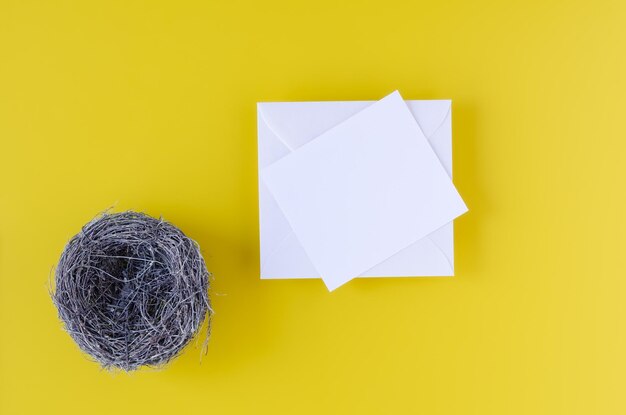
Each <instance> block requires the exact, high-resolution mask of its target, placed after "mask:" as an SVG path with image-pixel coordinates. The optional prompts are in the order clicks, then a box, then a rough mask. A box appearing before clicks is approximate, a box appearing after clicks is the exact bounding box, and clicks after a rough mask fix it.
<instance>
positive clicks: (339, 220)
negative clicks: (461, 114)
mask: <svg viewBox="0 0 626 415" xmlns="http://www.w3.org/2000/svg"><path fill="white" fill-rule="evenodd" d="M261 178H262V180H263V182H264V183H265V185H266V186H267V188H268V189H269V191H270V193H271V194H272V195H273V196H274V199H275V201H276V203H277V204H278V206H279V208H280V209H281V210H282V212H283V213H284V215H285V217H286V218H287V221H288V222H289V225H290V226H291V228H292V230H293V231H294V234H295V237H296V238H297V239H298V240H299V241H300V243H301V245H302V247H303V248H304V250H305V252H306V254H307V256H308V257H309V259H310V260H311V262H312V264H313V266H314V267H315V268H316V270H317V271H318V272H319V273H320V275H321V276H322V278H323V279H324V282H325V283H326V285H327V286H328V288H329V289H330V290H332V289H334V288H336V287H338V286H340V285H341V284H343V283H345V282H347V281H349V280H350V279H352V278H354V277H356V276H358V275H360V274H362V273H363V272H364V271H367V270H369V269H371V268H372V267H374V266H375V265H377V264H379V263H380V262H382V261H383V260H385V259H387V258H389V257H390V256H392V255H394V254H396V253H398V252H399V251H400V250H402V249H404V248H406V247H408V246H409V245H411V244H413V243H415V242H416V241H417V240H419V239H421V238H423V237H425V236H426V235H428V234H429V233H431V232H433V231H434V230H436V229H438V228H440V227H442V226H443V225H445V224H447V223H449V222H451V221H452V220H453V219H454V218H455V217H457V216H459V215H460V214H462V213H464V212H465V211H467V208H466V207H465V204H464V203H463V201H462V199H461V197H460V196H459V194H458V193H457V191H456V189H455V188H454V185H453V184H452V182H451V180H450V178H449V177H448V175H447V173H446V171H445V170H444V168H443V166H442V165H441V163H440V162H439V160H438V158H437V156H436V155H435V154H434V152H433V150H432V148H431V147H430V145H429V143H428V141H427V139H426V137H424V135H423V133H422V131H421V130H420V128H419V127H418V125H417V123H416V121H415V118H414V117H413V116H412V115H411V113H410V112H409V110H408V108H407V106H406V104H405V103H404V101H403V100H402V98H401V97H400V94H399V93H398V92H394V93H392V94H391V95H389V96H387V97H385V98H384V99H382V100H381V101H378V102H376V103H374V104H372V105H370V106H368V107H367V108H365V109H364V110H362V111H361V112H359V113H357V114H355V115H353V116H352V117H350V118H348V119H347V120H345V121H344V122H342V123H340V124H338V125H337V126H335V127H334V128H332V129H331V130H329V131H327V132H325V133H323V134H322V135H320V136H319V137H317V138H316V139H314V140H312V141H309V142H308V143H306V144H304V145H302V146H301V147H299V148H297V149H296V150H295V151H294V152H292V153H291V154H288V155H286V156H285V157H283V158H281V159H280V160H278V161H276V162H275V163H273V164H271V165H269V166H268V167H266V168H264V169H262V170H261Z"/></svg>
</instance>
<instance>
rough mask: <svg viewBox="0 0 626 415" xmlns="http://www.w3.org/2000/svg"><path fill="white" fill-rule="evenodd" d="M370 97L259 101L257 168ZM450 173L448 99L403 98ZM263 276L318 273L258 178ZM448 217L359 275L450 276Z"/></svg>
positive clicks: (337, 121)
mask: <svg viewBox="0 0 626 415" xmlns="http://www.w3.org/2000/svg"><path fill="white" fill-rule="evenodd" d="M372 103H373V102H372V101H341V102H284V103H259V104H258V107H257V110H258V146H259V150H258V155H259V170H262V169H265V168H266V167H268V166H270V165H272V164H273V163H275V162H276V161H278V160H280V159H282V158H283V157H285V156H286V155H288V154H290V153H291V152H293V151H294V150H296V149H297V148H299V147H300V146H302V145H304V144H306V143H308V142H309V141H311V140H313V139H314V138H316V137H318V136H319V135H320V134H322V133H324V132H325V131H327V130H329V129H331V128H333V127H334V126H336V125H337V124H340V123H341V122H343V121H344V120H346V119H348V118H350V117H351V116H352V115H354V114H356V113H358V112H359V111H361V110H363V109H365V108H366V107H368V106H369V105H372ZM406 103H407V105H408V108H409V110H410V111H411V113H412V115H413V116H414V117H415V120H416V121H417V123H418V124H419V126H420V128H421V130H422V131H423V133H424V134H425V136H426V137H427V138H428V140H429V142H430V144H431V146H432V148H433V150H434V152H435V154H437V156H438V157H439V160H440V162H441V164H442V165H443V167H444V168H445V169H446V171H447V172H448V175H450V176H451V168H452V140H451V120H450V117H451V114H450V109H451V108H450V101H448V100H436V101H406ZM259 213H260V218H259V219H260V248H261V256H260V257H261V278H263V279H285V278H319V277H320V275H319V273H318V272H317V270H316V268H315V267H314V266H313V263H312V262H311V260H310V258H309V257H308V256H307V254H306V252H305V250H304V249H303V247H302V246H301V244H300V242H299V241H298V238H297V237H296V235H295V234H294V232H293V230H292V229H291V227H290V225H289V222H288V221H287V220H286V218H285V216H284V215H283V213H282V210H281V208H280V207H279V206H278V204H277V203H276V200H275V199H274V198H273V196H272V194H271V193H270V192H269V191H268V189H267V187H266V186H265V184H264V183H263V181H262V180H261V179H259ZM452 275H454V244H453V227H452V222H450V223H448V224H446V225H444V226H443V227H441V228H439V229H437V230H436V231H434V232H432V233H430V234H429V235H428V236H426V237H424V238H422V239H420V240H419V241H417V242H415V243H412V244H411V245H409V246H407V247H406V248H404V249H402V250H401V251H399V252H397V253H395V254H393V255H391V256H390V257H388V258H386V259H384V260H383V261H381V262H380V263H378V264H376V265H375V266H373V267H372V268H371V269H369V270H367V271H365V272H364V273H363V274H362V275H361V276H363V277H394V276H452Z"/></svg>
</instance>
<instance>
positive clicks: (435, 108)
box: [408, 99, 452, 137]
mask: <svg viewBox="0 0 626 415" xmlns="http://www.w3.org/2000/svg"><path fill="white" fill-rule="evenodd" d="M408 103H409V106H410V107H411V110H412V111H411V112H412V113H413V116H414V117H415V119H416V120H417V123H418V124H419V126H420V128H421V129H422V132H423V133H424V135H425V136H426V137H430V136H431V135H432V134H433V133H435V132H436V131H437V130H438V129H439V127H440V126H441V125H442V124H443V122H444V121H445V120H446V118H447V117H448V114H449V113H450V107H451V104H452V102H451V101H450V100H449V99H440V100H425V101H408Z"/></svg>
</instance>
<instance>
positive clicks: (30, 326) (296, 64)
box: [0, 0, 626, 415]
mask: <svg viewBox="0 0 626 415" xmlns="http://www.w3.org/2000/svg"><path fill="white" fill-rule="evenodd" d="M625 45H626V2H624V1H622V0H614V1H610V0H608V1H595V2H588V1H585V0H575V1H565V0H564V1H516V2H508V1H507V2H504V1H503V2H500V1H484V0H482V1H452V2H448V1H434V0H432V1H404V2H398V1H393V0H389V1H339V0H319V1H306V2H298V1H293V0H279V1H277V0H257V1H245V2H243V1H237V0H235V1H223V2H218V1H197V2H191V1H143V2H139V1H126V0H124V1H102V2H100V1H50V2H36V1H25V0H16V1H7V0H0V140H1V141H0V144H1V147H0V284H1V286H0V327H1V330H2V331H1V332H0V412H1V413H2V414H15V413H33V414H34V413H58V414H79V413H80V414H84V413H95V414H99V413H102V414H139V413H149V414H158V413H199V414H202V413H207V414H230V413H233V414H236V413H255V414H256V413H268V414H269V413H272V414H278V413H286V414H287V413H289V414H295V413H311V414H324V413H363V414H369V413H380V414H388V413H423V414H481V415H482V414H557V413H559V414H560V413H562V414H594V413H597V414H623V413H626V398H625V396H624V386H625V385H626V382H625V381H626V379H625V373H626V357H625V351H626V335H625V330H626V319H625V317H626V309H625V306H624V295H625V294H626V278H625V277H626V272H625V268H624V264H623V258H624V254H625V242H624V235H626V227H625V220H624V216H623V211H624V209H625V208H626V203H625V195H624V179H625V178H626V167H625V164H626V163H625V161H624V155H625V150H626V144H625V142H624V140H625V139H626V135H625V134H624V128H623V125H624V108H625V107H624V98H625V97H626V83H625V80H624V74H625V73H626V58H625V52H626V50H625ZM396 88H397V89H399V90H400V91H401V92H402V94H403V95H404V96H405V97H406V98H408V99H429V98H450V99H452V100H453V129H454V173H455V182H456V184H457V186H458V188H459V190H460V192H461V194H462V195H463V196H464V198H465V200H466V202H467V204H468V205H469V207H470V212H469V213H468V214H466V215H465V216H463V217H462V218H460V219H459V220H458V221H457V226H456V253H457V258H456V267H457V277H456V278H453V279H384V280H359V281H353V282H351V283H350V284H348V285H347V286H345V287H343V288H341V289H339V290H337V291H336V292H334V293H332V294H329V293H328V292H327V291H326V289H325V287H324V285H323V284H322V282H321V281H260V280H259V278H258V272H259V266H258V260H259V254H258V252H259V247H258V219H257V213H258V208H257V181H256V180H257V171H256V113H255V103H256V102H257V101H264V100H285V101H287V100H346V99H378V98H381V97H382V96H384V95H385V94H387V93H389V92H391V91H392V90H394V89H396ZM112 205H114V206H115V210H122V209H128V208H132V209H136V210H142V211H145V212H147V213H150V214H152V215H155V216H158V215H163V217H165V218H166V219H168V220H170V221H172V222H173V223H175V224H177V225H178V226H180V227H181V228H182V229H183V230H184V231H186V232H187V233H188V234H189V235H190V236H192V237H193V238H195V239H196V240H197V241H198V242H199V243H200V245H201V246H202V248H203V252H204V254H205V256H206V258H207V261H208V265H209V267H210V270H211V271H212V272H213V273H214V282H213V286H212V289H211V296H212V300H213V305H214V308H215V311H216V313H215V316H214V320H213V321H214V330H213V335H212V337H211V342H210V346H209V353H208V355H207V356H206V357H205V358H204V359H203V360H202V362H201V363H200V349H199V348H197V347H195V348H194V346H190V347H189V348H187V349H186V350H185V353H184V354H183V355H182V356H181V357H180V358H179V359H178V360H176V361H175V362H173V363H172V364H171V365H170V366H168V367H167V368H166V369H164V370H159V371H155V370H148V371H140V372H138V373H134V374H131V375H127V374H124V373H113V374H112V373H109V372H105V371H102V370H101V369H99V367H98V366H97V365H96V364H94V363H92V362H90V361H89V360H88V359H87V358H86V357H85V356H84V355H83V354H81V353H80V352H79V351H78V349H77V347H76V346H75V345H74V343H73V342H72V340H71V339H70V337H69V336H68V335H67V334H66V333H65V332H63V331H62V329H61V325H60V323H59V321H58V319H57V316H56V311H55V308H54V307H53V305H52V303H51V301H50V299H49V297H48V288H47V279H48V276H49V275H50V272H51V270H52V269H53V266H54V264H55V263H56V261H57V259H58V256H59V254H60V252H61V250H62V249H63V246H64V244H65V243H66V242H67V240H68V239H69V238H70V237H71V236H72V235H73V234H75V233H76V232H78V230H79V229H80V227H81V225H82V224H84V223H85V222H86V221H88V220H89V219H91V218H92V217H93V216H94V215H96V214H97V213H98V212H100V211H102V210H103V209H105V208H107V207H109V206H112Z"/></svg>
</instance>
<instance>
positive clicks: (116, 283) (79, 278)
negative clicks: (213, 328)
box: [52, 212, 211, 371]
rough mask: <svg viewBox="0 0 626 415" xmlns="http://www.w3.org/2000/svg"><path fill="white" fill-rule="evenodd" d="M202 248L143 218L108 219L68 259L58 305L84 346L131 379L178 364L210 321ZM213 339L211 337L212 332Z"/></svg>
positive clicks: (70, 248)
mask: <svg viewBox="0 0 626 415" xmlns="http://www.w3.org/2000/svg"><path fill="white" fill-rule="evenodd" d="M208 277H209V273H208V272H207V269H206V265H205V263H204V259H203V258H202V255H201V254H200V250H199V248H198V245H197V244H196V243H195V242H194V241H193V240H191V239H189V238H188V237H187V236H185V234H184V233H183V232H181V231H180V230H179V229H178V228H176V227H175V226H173V225H171V224H170V223H168V222H165V221H163V220H157V219H154V218H152V217H150V216H147V215H145V214H142V213H135V212H122V213H113V214H109V213H104V214H102V215H101V216H99V217H97V218H95V219H94V220H92V221H91V222H89V223H88V224H86V225H85V226H84V227H83V229H82V230H81V232H80V233H79V234H78V235H76V236H74V237H73V238H72V239H71V240H70V241H69V243H68V244H67V246H66V247H65V250H64V251H63V254H62V255H61V259H60V260H59V264H58V266H57V269H56V274H55V286H56V289H55V290H54V292H53V293H52V299H53V301H54V303H55V305H56V306H57V309H58V311H59V317H60V319H61V320H62V321H63V323H64V324H65V328H66V330H67V331H68V333H69V334H70V336H72V338H73V339H74V341H75V342H76V343H77V344H78V346H79V347H80V348H81V349H82V350H83V351H85V352H86V353H88V354H89V355H90V356H92V357H93V358H94V359H95V360H96V361H98V362H99V363H100V364H101V365H102V366H103V367H105V368H119V369H122V370H126V371H130V370H134V369H136V368H138V367H139V366H144V365H147V366H161V365H163V364H165V363H167V362H168V361H170V360H171V359H172V358H173V357H175V356H176V355H177V354H178V353H179V352H180V351H181V350H182V349H183V347H185V345H186V344H187V343H189V341H190V340H191V338H192V337H193V336H194V335H195V334H196V333H197V332H198V331H199V329H200V327H201V325H202V323H203V321H204V319H205V318H209V317H210V312H211V308H210V304H209V297H208V286H209V278H208ZM207 339H208V332H207Z"/></svg>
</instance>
